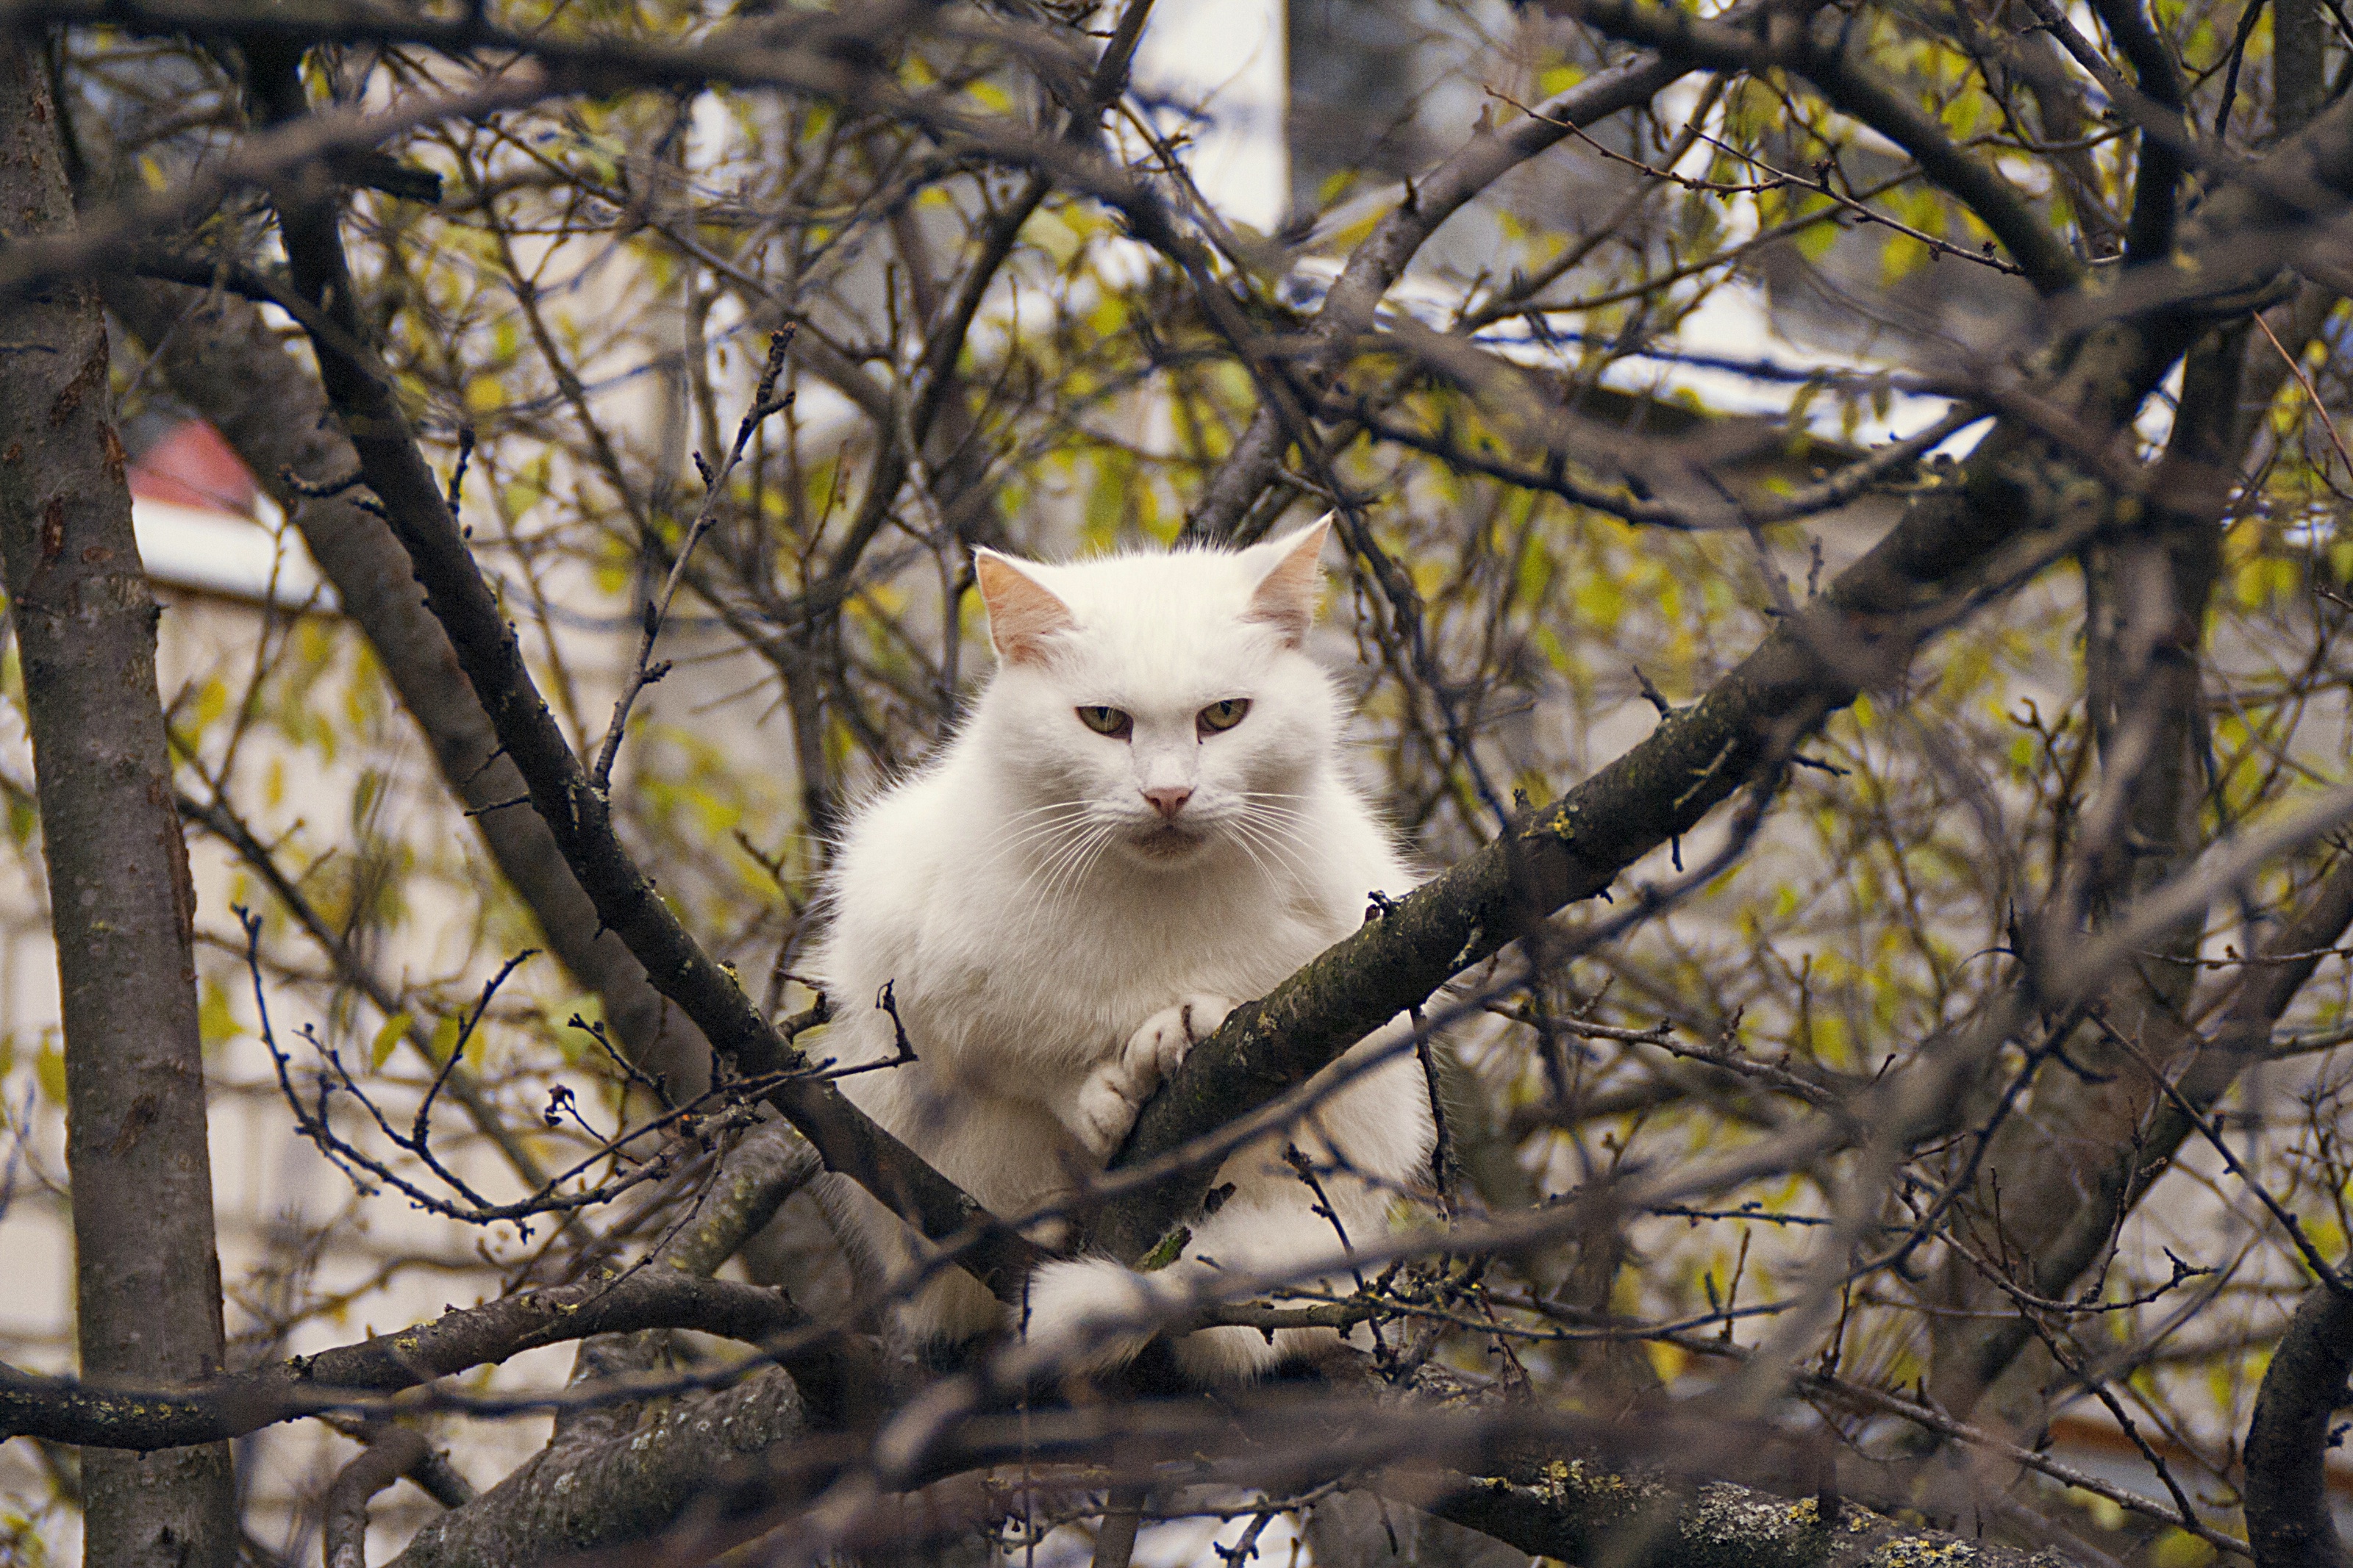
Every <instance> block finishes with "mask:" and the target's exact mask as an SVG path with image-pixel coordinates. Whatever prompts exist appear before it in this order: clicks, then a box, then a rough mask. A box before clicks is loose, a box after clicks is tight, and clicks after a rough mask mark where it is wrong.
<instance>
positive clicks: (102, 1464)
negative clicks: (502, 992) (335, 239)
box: [0, 38, 237, 1568]
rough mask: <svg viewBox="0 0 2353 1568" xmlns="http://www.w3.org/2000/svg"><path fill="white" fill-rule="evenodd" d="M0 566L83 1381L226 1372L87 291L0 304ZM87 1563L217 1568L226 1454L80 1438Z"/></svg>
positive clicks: (184, 937)
mask: <svg viewBox="0 0 2353 1568" xmlns="http://www.w3.org/2000/svg"><path fill="white" fill-rule="evenodd" d="M0 214H5V220H0V221H5V226H6V228H7V231H8V237H9V239H11V240H18V239H23V238H26V237H31V236H35V235H47V234H58V233H63V232H68V231H70V230H71V229H72V227H73V205H72V201H71V198H70V196H69V192H68V189H67V185H66V179H65V174H64V169H63V166H62V163H61V159H60V154H59V151H58V138H57V127H56V115H55V111H54V108H53V105H52V104H51V102H50V98H49V89H48V83H47V78H46V76H45V74H44V72H43V70H42V68H41V64H40V60H39V58H38V57H37V54H35V53H33V52H32V51H31V50H28V49H27V48H26V47H25V45H24V43H23V41H22V40H21V38H12V39H11V40H9V41H8V42H7V43H6V44H5V46H0ZM0 353H5V355H6V374H5V376H0V555H5V568H6V576H7V586H8V598H9V603H10V608H11V612H12V614H13V615H14V616H15V620H16V640H17V646H18V647H19V648H20V650H21V652H22V656H23V660H24V672H25V693H26V709H27V711H28V715H29V722H30V727H31V731H32V741H33V764H34V772H35V774H36V780H37V786H38V797H39V802H40V813H41V825H42V836H41V837H42V846H43V850H44V853H45V855H46V857H47V862H48V872H49V901H50V906H51V920H52V922H53V926H54V929H55V931H56V936H57V947H58V982H59V992H60V996H61V998H62V1010H63V1020H64V1025H65V1041H66V1118H67V1142H66V1160H67V1164H68V1166H69V1169H70V1171H71V1173H72V1177H73V1218H74V1242H75V1263H76V1275H75V1291H76V1306H77V1310H78V1313H79V1331H80V1348H81V1371H82V1375H83V1377H85V1378H87V1379H89V1380H90V1381H92V1382H98V1383H104V1382H108V1381H111V1380H122V1381H135V1382H137V1383H140V1384H156V1383H162V1382H173V1381H178V1380H183V1379H194V1378H199V1377H203V1376H206V1375H207V1374H209V1373H214V1372H216V1371H217V1370H219V1367H220V1362H221V1352H222V1341H221V1306H220V1301H221V1287H220V1261H219V1258H218V1256H217V1255H216V1252H215V1251H214V1247H213V1192H212V1166H211V1162H210V1159H209V1155H208V1152H207V1149H206V1138H205V1079H204V1061H203V1057H202V1053H201V1050H200V1047H199V1041H198V1036H197V1031H196V994H195V951H194V943H193V936H194V924H195V889H194V886H193V884H192V883H191V882H190V879H189V875H188V858H187V849H186V847H185V844H184V843H183V841H182V839H181V837H180V824H179V817H178V815H177V813H176V811H175V810H174V805H173V799H172V768H171V759H170V756H169V755H168V753H167V752H166V750H165V746H164V718H163V710H162V708H161V706H160V704H159V702H158V700H157V697H156V687H155V622H156V619H157V616H158V611H157V608H156V605H155V602H154V599H153V596H152V595H150V594H149V592H148V588H147V579H146V575H145V574H144V572H143V571H142V568H141V566H140V562H139V552H138V548H137V546H136V544H135V543H134V542H132V534H131V492H130V490H129V489H128V488H127V487H126V486H125V484H124V482H123V476H122V447H121V442H120V441H119V440H117V438H116V437H115V433H114V426H113V425H112V424H111V421H110V419H109V417H108V415H109V412H110V410H109V405H108V388H107V344H106V322H105V318H104V317H103V315H102V314H101V313H100V310H99V306H98V302H97V300H95V299H94V298H93V297H92V296H91V295H90V291H89V289H86V288H84V287H81V286H79V285H75V286H71V287H64V288H58V289H55V290H53V291H50V292H48V293H46V294H42V295H38V296H34V297H25V296H16V297H12V298H8V299H5V300H0ZM82 1478H83V1493H84V1511H85V1517H86V1535H85V1543H86V1544H85V1561H87V1562H88V1563H92V1564H102V1565H103V1568H134V1565H136V1568H145V1565H147V1564H153V1565H154V1568H226V1565H227V1564H228V1563H231V1562H233V1561H234V1560H235V1557H236V1551H237V1520H236V1506H235V1505H236V1499H235V1495H234V1490H233V1488H232V1485H231V1476H230V1464H229V1449H228V1446H227V1444H225V1443H223V1444H214V1445H211V1446H208V1447H201V1448H180V1449H169V1450H166V1451H164V1452H162V1453H158V1454H151V1455H145V1456H142V1455H137V1454H132V1453H124V1452H119V1451H114V1450H99V1449H93V1450H88V1451H86V1452H85V1454H84V1456H83V1461H82Z"/></svg>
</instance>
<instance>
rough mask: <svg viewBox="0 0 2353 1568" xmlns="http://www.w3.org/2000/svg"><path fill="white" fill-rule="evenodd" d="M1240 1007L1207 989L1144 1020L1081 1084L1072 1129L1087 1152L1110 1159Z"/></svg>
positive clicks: (1228, 998)
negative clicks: (1194, 1053)
mask: <svg viewBox="0 0 2353 1568" xmlns="http://www.w3.org/2000/svg"><path fill="white" fill-rule="evenodd" d="M1233 1010H1234V1002H1233V998H1232V997H1230V996H1212V995H1208V994H1206V993H1204V994H1196V995H1191V996H1186V997H1182V998H1179V999H1178V1000H1177V1001H1176V1002H1175V1003H1173V1004H1171V1005H1168V1006H1166V1007H1163V1008H1162V1009H1161V1010H1160V1011H1159V1012H1157V1013H1155V1014H1154V1015H1152V1016H1151V1017H1149V1018H1146V1019H1145V1021H1144V1025H1143V1026H1142V1027H1141V1028H1139V1029H1137V1030H1136V1031H1135V1033H1134V1034H1133V1035H1130V1036H1129V1037H1127V1040H1126V1042H1125V1043H1124V1045H1122V1046H1121V1047H1120V1048H1119V1050H1118V1052H1117V1053H1116V1054H1115V1055H1113V1057H1112V1058H1110V1059H1108V1060H1107V1061H1104V1062H1103V1063H1102V1064H1101V1065H1100V1066H1098V1067H1097V1068H1095V1069H1094V1070H1093V1071H1092V1072H1091V1073H1089V1074H1088V1075H1087V1076H1086V1079H1085V1080H1084V1081H1083V1082H1082V1083H1081V1085H1080V1086H1079V1093H1078V1098H1077V1100H1076V1102H1075V1103H1074V1105H1073V1107H1072V1114H1071V1116H1070V1117H1069V1118H1068V1120H1069V1121H1070V1124H1071V1131H1072V1132H1074V1133H1076V1134H1077V1135H1078V1139H1079V1142H1081V1143H1082V1144H1084V1145H1085V1147H1086V1150H1087V1152H1089V1153H1090V1154H1092V1155H1094V1156H1095V1157H1096V1158H1097V1159H1105V1160H1107V1159H1109V1158H1110V1157H1111V1152H1112V1151H1113V1150H1114V1149H1116V1148H1118V1147H1119V1142H1120V1140H1121V1139H1123V1138H1124V1137H1126V1136H1127V1130H1128V1129H1129V1128H1131V1127H1133V1126H1134V1125H1135V1118H1136V1113H1137V1112H1138V1111H1140V1110H1143V1109H1144V1102H1145V1100H1149V1099H1151V1098H1152V1091H1153V1090H1155V1089H1158V1088H1159V1087H1160V1086H1161V1084H1162V1083H1163V1082H1164V1081H1166V1079H1167V1078H1168V1077H1169V1076H1170V1075H1171V1074H1173V1073H1174V1072H1176V1068H1177V1067H1178V1066H1179V1065H1180V1064H1181V1063H1183V1061H1184V1060H1185V1053H1186V1052H1187V1051H1189V1050H1191V1049H1192V1048H1193V1047H1194V1046H1196V1045H1198V1043H1200V1042H1201V1041H1203V1040H1206V1039H1208V1037H1210V1036H1211V1035H1212V1034H1214V1033H1216V1032H1217V1027H1218V1026H1219V1024H1222V1023H1224V1022H1225V1020H1226V1015H1227V1014H1229V1013H1230V1012H1232V1011H1233Z"/></svg>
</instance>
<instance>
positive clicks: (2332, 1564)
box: [2244, 1280, 2353, 1568]
mask: <svg viewBox="0 0 2353 1568" xmlns="http://www.w3.org/2000/svg"><path fill="white" fill-rule="evenodd" d="M2348 1370H2353V1294H2348V1292H2347V1291H2346V1289H2344V1287H2343V1286H2341V1285H2339V1284H2337V1283H2336V1282H2334V1281H2329V1280H2324V1281H2322V1282H2321V1283H2319V1284H2317V1285H2316V1286H2314V1287H2313V1288H2312V1289H2310V1290H2309V1291H2307V1292H2306V1295H2305V1298H2304V1303H2303V1305H2301V1306H2299V1307H2298V1308H2296V1310H2295V1318H2294V1319H2292V1320H2291V1321H2289V1323H2288V1328H2287V1333H2286V1335H2285V1336H2284V1338H2282V1339H2281V1341H2280V1342H2279V1349H2277V1350H2275V1351H2274V1352H2272V1363H2271V1366H2270V1367H2269V1368H2268V1369H2267V1370H2266V1371H2265V1372H2264V1373H2263V1389H2262V1391H2261V1392H2260V1393H2259V1394H2256V1396H2255V1414H2254V1417H2253V1420H2252V1421H2250V1422H2249V1423H2248V1426H2247V1448H2246V1457H2247V1485H2246V1492H2245V1504H2244V1506H2245V1509H2246V1514H2247V1542H2248V1544H2249V1545H2251V1546H2253V1548H2254V1549H2255V1568H2342V1564H2343V1563H2346V1561H2347V1555H2346V1552H2345V1545H2344V1542H2341V1541H2340V1540H2338V1539H2337V1525H2336V1521H2334V1520H2333V1519H2332V1518H2331V1517H2330V1513H2329V1504H2328V1476H2327V1458H2328V1451H2329V1449H2330V1448H2332V1447H2335V1446H2336V1439H2335V1438H2334V1437H2332V1436H2330V1434H2329V1426H2328V1422H2329V1417H2330V1416H2331V1415H2335V1414H2336V1412H2337V1410H2338V1409H2340V1408H2341V1407H2342V1406H2344V1405H2346V1404H2347V1403H2348V1399H2353V1394H2348V1392H2347V1389H2346V1386H2345V1377H2346V1373H2347V1372H2348Z"/></svg>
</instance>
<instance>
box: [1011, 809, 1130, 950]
mask: <svg viewBox="0 0 2353 1568" xmlns="http://www.w3.org/2000/svg"><path fill="white" fill-rule="evenodd" d="M1079 826H1081V828H1082V831H1080V832H1078V833H1075V834H1073V835H1072V836H1071V837H1070V838H1069V839H1068V840H1066V841H1065V842H1063V843H1061V844H1059V845H1057V846H1055V847H1054V848H1053V849H1052V850H1051V851H1050V852H1049V853H1048V854H1047V855H1046V856H1045V857H1044V858H1042V859H1041V860H1039V862H1038V864H1037V865H1036V866H1034V867H1033V868H1031V869H1030V871H1029V875H1027V876H1026V877H1024V878H1023V879H1022V881H1021V886H1020V889H1019V890H1021V891H1025V892H1026V891H1028V890H1029V889H1031V888H1032V887H1033V885H1038V884H1040V883H1041V882H1042V886H1038V888H1037V895H1038V906H1037V918H1038V921H1039V922H1040V923H1043V922H1047V921H1050V920H1052V919H1054V918H1057V917H1059V916H1060V913H1061V909H1062V906H1063V904H1064V903H1065V902H1066V901H1067V900H1069V899H1070V897H1071V895H1073V894H1075V893H1076V892H1077V890H1078V889H1079V887H1080V885H1081V884H1082V883H1083V882H1084V881H1085V880H1086V873H1087V872H1088V871H1089V870H1090V869H1092V867H1093V864H1094V862H1095V860H1096V859H1097V858H1099V857H1100V856H1101V855H1102V854H1103V850H1104V849H1105V848H1107V847H1110V844H1111V842H1112V840H1113V838H1115V837H1118V834H1119V830H1120V828H1121V826H1123V823H1122V821H1121V819H1120V818H1119V817H1118V816H1115V815H1107V814H1105V813H1103V812H1101V811H1100V810H1098V809H1097V808H1095V807H1093V806H1092V805H1089V806H1086V807H1084V808H1082V817H1081V820H1080V824H1079Z"/></svg>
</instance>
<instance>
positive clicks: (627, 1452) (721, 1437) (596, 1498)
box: [390, 1368, 807, 1568]
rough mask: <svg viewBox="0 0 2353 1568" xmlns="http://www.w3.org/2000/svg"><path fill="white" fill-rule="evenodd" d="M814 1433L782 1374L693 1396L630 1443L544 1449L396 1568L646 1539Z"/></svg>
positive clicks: (430, 1530) (432, 1567) (447, 1518)
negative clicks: (758, 1460)
mask: <svg viewBox="0 0 2353 1568" xmlns="http://www.w3.org/2000/svg"><path fill="white" fill-rule="evenodd" d="M806 1427H807V1414H806V1411H805V1408H804V1406H803V1405H802V1403H801V1396H800V1391H799V1390H798V1389H797V1388H796V1387H795V1386H794V1385H793V1380H792V1379H791V1378H790V1377H789V1376H787V1375H786V1373H784V1372H783V1371H782V1370H781V1369H774V1368H772V1369H771V1370H769V1371H767V1372H765V1373H760V1374H758V1375H757V1376H755V1377H754V1378H753V1379H752V1380H751V1381H750V1382H748V1383H745V1384H743V1385H742V1386H740V1387H737V1388H732V1389H729V1390H727V1391H725V1392H724V1393H721V1394H695V1395H691V1396H689V1397H687V1398H684V1399H681V1400H679V1401H677V1402H676V1403H674V1404H672V1405H670V1406H669V1407H668V1408H666V1409H664V1410H662V1411H661V1412H659V1414H658V1415H655V1416H654V1417H653V1419H652V1420H650V1421H649V1422H647V1423H646V1424H645V1425H644V1426H639V1427H638V1428H636V1429H635V1430H634V1431H633V1432H631V1433H628V1434H625V1435H623V1436H617V1437H612V1438H609V1439H607V1440H606V1441H604V1442H601V1443H591V1444H583V1445H574V1446H568V1447H557V1448H543V1449H541V1450H540V1451H539V1452H538V1453H537V1454H534V1455H533V1456H532V1458H530V1459H529V1460H527V1461H525V1462H524V1464H523V1465H522V1468H519V1469H517V1470H516V1471H515V1472H514V1473H513V1474H512V1475H511V1476H509V1477H507V1479H504V1480H502V1481H501V1482H500V1483H499V1484H498V1485H497V1486H495V1487H492V1488H491V1489H490V1490H489V1491H487V1492H484V1493H483V1494H482V1495H481V1496H480V1498H478V1499H476V1500H474V1502H473V1503H472V1504H471V1505H470V1506H469V1507H467V1508H465V1509H462V1510H459V1511H457V1512H455V1513H448V1514H444V1515H442V1516H441V1517H440V1518H439V1519H437V1520H435V1521H432V1522H431V1523H429V1524H427V1526H426V1527H425V1528H424V1529H422V1530H420V1531H417V1534H416V1536H415V1537H414V1538H412V1539H411V1540H410V1542H409V1543H408V1546H407V1549H406V1551H404V1552H401V1554H400V1555H399V1556H398V1557H396V1558H395V1559H393V1561H392V1563H391V1565H390V1568H444V1565H448V1568H458V1565H459V1564H464V1565H466V1568H473V1565H475V1564H478V1563H533V1562H538V1561H541V1560H543V1559H544V1558H548V1557H553V1556H556V1555H558V1554H560V1553H562V1552H583V1551H587V1550H589V1549H591V1548H594V1547H598V1546H610V1545H615V1544H617V1543H619V1542H629V1541H641V1540H643V1539H645V1538H646V1537H648V1536H649V1535H652V1534H655V1533H656V1532H658V1531H661V1530H663V1529H665V1528H667V1527H669V1526H670V1524H671V1523H672V1522H673V1521H675V1520H676V1519H677V1518H678V1516H679V1514H680V1513H681V1511H683V1510H686V1509H687V1508H689V1507H690V1506H691V1505H692V1504H693V1502H694V1501H695V1500H696V1499H697V1498H698V1497H701V1496H702V1495H703V1494H704V1493H705V1492H706V1491H708V1490H709V1489H710V1488H711V1486H712V1482H713V1480H714V1479H716V1478H717V1477H719V1476H721V1475H723V1474H724V1473H725V1472H726V1471H727V1470H728V1469H729V1468H733V1467H734V1466H736V1465H738V1464H739V1463H740V1462H741V1461H743V1460H744V1459H747V1458H752V1457H753V1456H754V1455H757V1454H758V1453H759V1452H760V1451H761V1450H763V1449H765V1448H766V1447H770V1446H771V1445H773V1444H776V1443H778V1442H782V1441H784V1440H785V1439H786V1438H788V1437H792V1436H797V1435H798V1434H799V1433H800V1432H802V1431H803V1430H805V1429H806Z"/></svg>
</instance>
